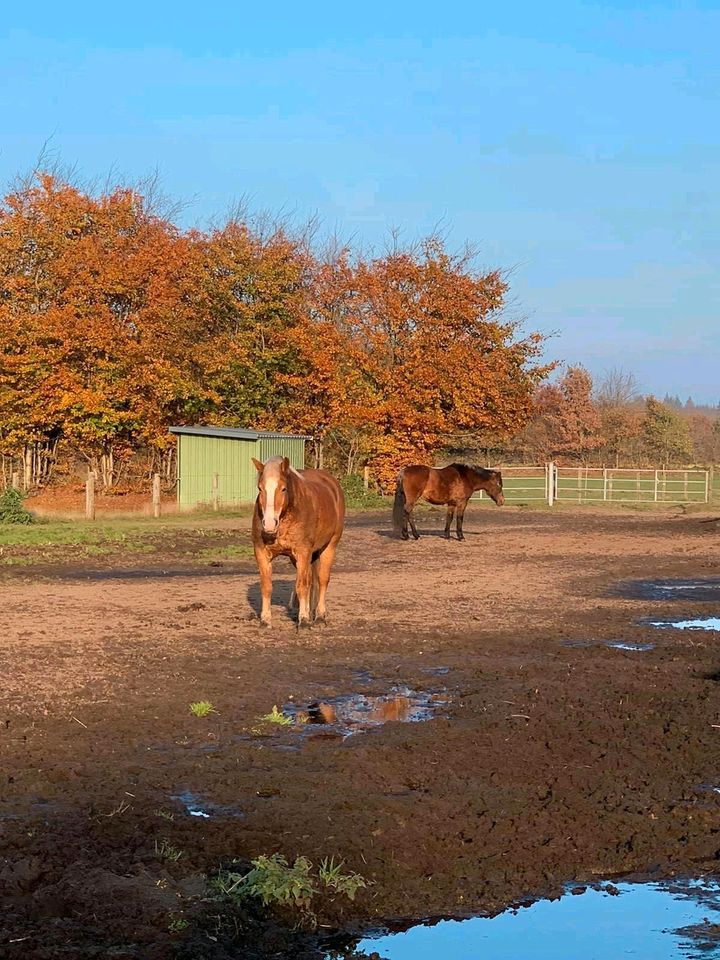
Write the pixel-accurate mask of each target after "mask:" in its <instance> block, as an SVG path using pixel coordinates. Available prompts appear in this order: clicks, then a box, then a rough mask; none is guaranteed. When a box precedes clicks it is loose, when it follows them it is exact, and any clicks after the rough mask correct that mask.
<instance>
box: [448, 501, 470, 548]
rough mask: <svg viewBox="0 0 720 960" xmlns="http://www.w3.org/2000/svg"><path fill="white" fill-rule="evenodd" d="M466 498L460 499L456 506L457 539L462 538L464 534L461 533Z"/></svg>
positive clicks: (466, 503)
mask: <svg viewBox="0 0 720 960" xmlns="http://www.w3.org/2000/svg"><path fill="white" fill-rule="evenodd" d="M467 505H468V502H467V500H462V501H461V502H460V503H459V504H458V508H457V537H458V540H464V539H465V534H464V533H463V517H464V516H465V508H466V507H467ZM449 535H450V530H449V525H448V536H449Z"/></svg>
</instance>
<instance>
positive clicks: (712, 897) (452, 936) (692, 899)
mask: <svg viewBox="0 0 720 960" xmlns="http://www.w3.org/2000/svg"><path fill="white" fill-rule="evenodd" d="M613 889H615V890H616V891H617V893H616V894H615V895H611V894H609V893H607V892H605V891H603V890H591V889H588V890H586V891H585V892H584V893H582V894H581V895H579V896H572V895H570V894H567V895H566V896H564V897H562V899H560V900H555V901H549V900H541V901H538V902H537V903H535V904H533V905H532V906H530V907H529V908H527V909H525V908H522V909H519V910H508V911H506V912H505V913H502V914H500V915H499V916H497V917H491V918H483V917H477V918H474V919H471V920H463V921H456V920H442V921H440V922H438V923H435V924H433V925H431V926H428V925H418V926H414V927H411V928H410V929H409V930H407V931H405V932H404V933H396V934H390V935H387V936H380V937H368V938H366V939H364V940H361V941H359V942H358V944H357V947H356V950H357V954H355V956H357V955H360V956H362V955H363V954H370V955H372V954H374V955H375V956H379V957H382V958H386V960H437V958H440V957H442V958H443V960H471V958H472V960H477V958H480V957H482V958H483V960H529V958H532V960H618V958H625V957H628V958H629V957H634V958H641V960H681V958H682V960H700V958H703V960H712V958H720V939H719V938H720V926H718V923H719V922H720V884H718V883H717V882H715V881H711V882H703V881H697V880H684V881H672V882H668V883H643V884H640V883H621V884H618V885H617V887H616V888H613Z"/></svg>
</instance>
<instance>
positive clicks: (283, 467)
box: [280, 457, 290, 473]
mask: <svg viewBox="0 0 720 960" xmlns="http://www.w3.org/2000/svg"><path fill="white" fill-rule="evenodd" d="M280 469H281V470H282V472H283V473H287V472H288V470H289V469H290V460H289V459H288V458H287V457H283V462H282V463H281V464H280Z"/></svg>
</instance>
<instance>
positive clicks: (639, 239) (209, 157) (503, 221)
mask: <svg viewBox="0 0 720 960" xmlns="http://www.w3.org/2000/svg"><path fill="white" fill-rule="evenodd" d="M28 9H30V10H31V11H32V13H31V14H30V13H27V12H23V11H22V8H21V6H20V5H19V4H15V5H13V8H12V9H8V10H4V11H3V18H2V23H1V24H0V114H1V115H2V119H3V123H2V140H1V141H0V179H1V180H2V182H3V183H7V182H8V181H9V180H10V178H11V177H12V176H13V175H14V174H15V173H17V172H19V171H24V170H27V169H28V168H30V167H31V166H32V165H33V163H34V161H35V159H36V157H37V156H38V154H39V152H40V150H41V148H42V146H43V143H44V142H45V141H46V140H47V139H48V138H51V141H50V143H51V149H52V151H53V152H54V153H55V154H57V155H59V156H60V157H61V158H62V159H63V160H64V161H66V162H68V163H73V164H76V165H77V167H78V169H79V171H80V172H81V173H82V174H84V175H87V176H95V175H101V176H102V175H105V174H106V173H107V172H108V171H109V170H111V169H114V170H115V171H117V172H119V173H120V174H122V175H123V176H127V177H128V178H135V177H138V176H142V175H144V174H147V173H148V172H151V171H152V170H154V169H155V168H157V169H158V170H159V172H160V174H161V176H162V181H163V186H164V189H165V191H166V192H167V193H169V194H171V195H172V196H174V197H179V198H182V199H184V200H186V201H187V202H188V205H187V206H186V208H185V211H184V213H183V214H182V218H183V222H184V223H185V224H190V223H197V224H200V225H204V224H206V223H207V222H208V220H209V219H210V218H211V217H212V216H213V215H222V213H223V212H224V211H225V210H226V209H227V208H228V206H229V205H230V204H231V203H232V202H233V200H234V199H237V198H239V197H242V196H245V197H250V198H251V201H252V203H253V204H254V205H256V206H258V207H262V208H269V209H271V210H283V211H286V212H291V213H293V214H295V215H296V216H297V217H298V218H299V219H303V218H306V217H307V216H310V215H314V214H317V215H319V216H320V217H321V219H322V221H323V223H324V225H325V228H326V229H328V230H337V231H339V233H340V234H341V235H343V236H345V237H348V238H352V239H353V240H354V241H355V242H356V243H361V244H363V245H366V246H370V245H373V244H379V243H381V242H382V240H383V238H384V237H385V236H386V234H387V232H388V230H389V229H390V228H392V227H399V228H400V229H401V231H402V233H403V235H404V236H405V237H407V238H408V239H412V238H415V237H417V236H419V235H422V234H423V233H425V232H428V231H429V230H432V229H433V228H434V227H435V226H436V225H437V224H438V223H440V224H442V229H443V230H444V231H445V232H446V234H447V236H448V238H449V240H450V241H451V242H452V243H454V244H458V245H459V244H460V243H462V242H463V241H464V240H465V239H470V240H472V241H474V242H475V243H477V244H478V245H479V248H480V251H481V253H480V259H481V262H482V263H483V264H484V265H487V266H501V267H505V268H512V280H511V282H512V297H513V303H512V306H511V310H512V312H513V314H514V315H515V316H518V317H525V318H526V321H525V322H526V326H527V328H528V329H539V330H542V331H543V332H553V331H554V332H556V333H557V336H556V337H555V338H554V339H553V340H552V341H551V342H550V343H549V345H548V353H549V354H550V355H551V356H552V357H555V358H559V359H562V360H565V361H568V362H571V363H572V362H582V363H584V364H585V365H586V366H587V367H588V368H589V369H590V370H591V371H592V372H593V373H594V374H602V372H603V371H604V370H606V369H608V368H610V367H613V366H618V365H622V366H624V367H625V368H627V369H630V370H633V371H634V372H635V373H636V375H637V377H638V379H639V381H640V384H641V386H642V387H643V388H644V389H645V390H646V391H653V392H656V393H658V394H661V395H662V394H664V393H665V392H666V391H669V392H670V393H679V394H680V395H683V396H684V395H687V394H691V395H692V396H693V397H694V398H695V399H696V400H705V401H712V402H717V401H718V400H720V384H718V383H717V374H716V371H717V368H718V361H719V360H720V349H719V348H718V340H717V335H716V334H717V329H718V312H719V310H718V305H719V303H720V296H719V294H720V281H719V280H718V259H719V257H718V254H719V253H720V229H719V227H718V224H720V123H719V122H718V121H719V119H720V117H719V116H718V114H719V107H718V103H719V99H718V98H719V94H720V69H719V68H718V58H717V53H716V48H717V41H718V37H720V0H718V2H717V3H703V2H676V3H673V2H669V0H664V2H658V3H647V4H638V3H634V4H631V3H623V2H620V0H615V2H611V3H605V4H602V5H600V4H597V3H582V2H574V3H571V2H555V3H553V2H551V3H547V4H537V3H534V2H532V0H521V2H515V3H507V4H504V5H500V4H488V3H482V2H477V0H475V2H474V3H472V2H456V3H448V4H445V5H441V4H438V3H433V4H430V3H408V2H405V0H396V2H394V3H388V2H385V3H378V2H376V0H369V2H365V3H363V4H361V5H356V4H342V5H341V4H337V3H332V4H329V3H324V2H321V3H311V4H305V5H302V4H295V3H293V4H289V3H286V2H284V0H281V2H276V3H274V4H267V5H260V4H253V5H246V4H244V3H242V2H239V0H236V2H234V3H226V2H212V0H209V2H207V3H205V4H204V5H203V4H197V3H194V4H192V5H190V4H183V3H180V4H178V3H174V4H172V5H171V4H168V3H166V2H164V0H161V2H155V3H149V2H147V0H146V2H145V3H142V4H141V3H138V2H136V0H129V2H126V3H124V4H122V5H112V6H110V5H102V6H101V5H98V4H96V3H92V4H90V3H85V2H71V3H68V4H58V3H56V2H52V3H50V2H47V0H38V2H36V3H35V4H33V5H32V7H30V8H28Z"/></svg>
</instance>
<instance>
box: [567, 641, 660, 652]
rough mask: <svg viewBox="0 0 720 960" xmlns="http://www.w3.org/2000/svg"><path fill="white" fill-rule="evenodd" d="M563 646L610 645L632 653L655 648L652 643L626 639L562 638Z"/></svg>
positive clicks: (614, 648) (612, 647)
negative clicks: (631, 641)
mask: <svg viewBox="0 0 720 960" xmlns="http://www.w3.org/2000/svg"><path fill="white" fill-rule="evenodd" d="M561 646H563V647H610V648H611V649H612V650H629V651H631V652H632V653H648V652H649V651H650V650H654V649H655V644H654V643H630V642H629V641H627V640H562V641H561Z"/></svg>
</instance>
